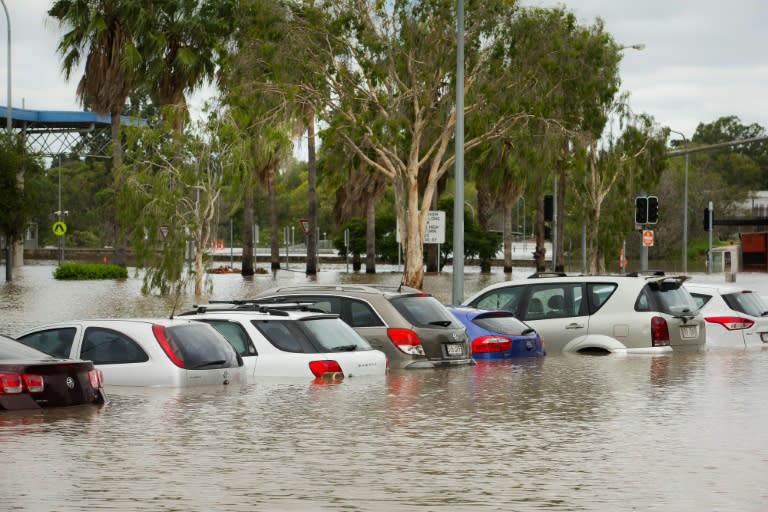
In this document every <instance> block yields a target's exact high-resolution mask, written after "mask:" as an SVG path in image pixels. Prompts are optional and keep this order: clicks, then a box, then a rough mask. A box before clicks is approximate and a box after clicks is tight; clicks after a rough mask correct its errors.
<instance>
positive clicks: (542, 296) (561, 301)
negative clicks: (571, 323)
mask: <svg viewBox="0 0 768 512" xmlns="http://www.w3.org/2000/svg"><path fill="white" fill-rule="evenodd" d="M583 303H584V301H583V293H582V285H581V283H548V284H541V285H532V286H531V287H530V294H529V296H528V301H527V305H526V308H525V309H524V313H523V320H541V319H542V318H568V317H572V316H579V315H582V314H584V313H582V307H583Z"/></svg>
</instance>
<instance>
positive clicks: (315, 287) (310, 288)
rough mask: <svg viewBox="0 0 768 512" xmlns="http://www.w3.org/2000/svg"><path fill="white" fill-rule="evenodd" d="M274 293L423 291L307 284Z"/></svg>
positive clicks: (383, 287) (285, 287)
mask: <svg viewBox="0 0 768 512" xmlns="http://www.w3.org/2000/svg"><path fill="white" fill-rule="evenodd" d="M272 291H275V292H289V291H296V292H307V291H323V292H329V291H330V292H344V291H350V292H352V291H358V292H366V291H368V292H371V291H379V292H393V293H400V292H404V293H410V292H413V293H416V292H421V293H423V291H422V290H420V289H418V288H413V287H411V286H405V285H402V284H398V285H387V284H305V285H287V286H279V287H277V288H273V289H272Z"/></svg>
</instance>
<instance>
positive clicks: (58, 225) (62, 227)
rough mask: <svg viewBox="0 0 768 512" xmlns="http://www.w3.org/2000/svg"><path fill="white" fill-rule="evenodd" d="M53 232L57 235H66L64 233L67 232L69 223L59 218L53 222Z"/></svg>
mask: <svg viewBox="0 0 768 512" xmlns="http://www.w3.org/2000/svg"><path fill="white" fill-rule="evenodd" d="M51 229H53V234H54V235H56V236H64V234H65V233H66V232H67V225H66V224H64V222H63V221H60V220H57V221H56V222H54V223H53V227H52V228H51Z"/></svg>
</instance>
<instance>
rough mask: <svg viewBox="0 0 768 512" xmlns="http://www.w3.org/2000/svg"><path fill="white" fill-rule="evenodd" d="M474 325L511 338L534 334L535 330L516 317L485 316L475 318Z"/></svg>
mask: <svg viewBox="0 0 768 512" xmlns="http://www.w3.org/2000/svg"><path fill="white" fill-rule="evenodd" d="M502 314H503V313H502ZM472 323H473V324H475V325H477V326H479V327H482V328H483V329H485V330H487V331H492V332H498V333H499V334H506V335H509V336H521V335H522V334H523V333H525V334H533V333H534V331H533V329H531V328H530V327H529V326H527V325H525V324H524V323H523V322H521V321H520V320H518V319H517V318H515V317H514V316H484V317H480V318H475V319H474V320H472Z"/></svg>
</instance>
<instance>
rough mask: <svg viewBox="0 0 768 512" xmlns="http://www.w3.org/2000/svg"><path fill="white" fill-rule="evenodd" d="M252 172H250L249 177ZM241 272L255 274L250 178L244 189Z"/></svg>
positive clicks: (247, 274) (251, 182)
mask: <svg viewBox="0 0 768 512" xmlns="http://www.w3.org/2000/svg"><path fill="white" fill-rule="evenodd" d="M250 174H251V173H249V178H251V177H252V176H250ZM240 265H241V267H240V274H241V275H244V276H252V275H253V180H252V179H249V180H248V183H247V184H246V186H245V190H244V191H243V255H242V261H241V263H240Z"/></svg>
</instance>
